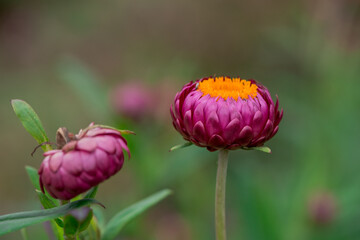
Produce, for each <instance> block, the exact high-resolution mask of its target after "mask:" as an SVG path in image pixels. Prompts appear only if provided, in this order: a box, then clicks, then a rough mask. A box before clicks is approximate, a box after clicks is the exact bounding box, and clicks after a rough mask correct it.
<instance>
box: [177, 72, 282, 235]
mask: <svg viewBox="0 0 360 240" xmlns="http://www.w3.org/2000/svg"><path fill="white" fill-rule="evenodd" d="M170 113H171V117H172V120H173V125H174V127H175V129H176V130H177V131H178V132H179V133H180V134H181V135H182V136H183V138H184V139H185V140H187V141H189V142H190V143H192V144H195V145H197V146H199V147H206V148H207V149H208V150H209V151H216V150H220V152H219V164H218V172H217V182H216V199H215V224H216V236H217V239H218V240H224V239H226V232H225V184H226V171H227V162H228V150H235V149H240V148H242V149H254V148H258V147H261V146H263V145H264V143H265V142H266V141H268V140H269V139H271V138H272V137H273V136H274V135H275V134H276V133H277V131H278V129H279V123H280V121H281V119H282V116H283V111H282V110H281V111H280V110H279V102H278V100H276V102H275V103H274V101H273V100H272V98H271V96H270V93H269V91H268V90H267V88H266V87H264V86H263V85H261V84H260V83H258V82H256V81H255V80H244V79H240V78H230V77H209V78H202V79H200V80H197V81H195V82H190V83H188V84H186V85H185V86H184V87H183V88H182V90H181V91H180V92H178V93H177V94H176V96H175V100H174V103H173V104H172V106H171V108H170Z"/></svg>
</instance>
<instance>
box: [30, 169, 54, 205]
mask: <svg viewBox="0 0 360 240" xmlns="http://www.w3.org/2000/svg"><path fill="white" fill-rule="evenodd" d="M25 169H26V172H27V174H28V175H29V178H30V181H31V183H32V185H33V186H34V188H35V191H36V192H41V189H40V183H39V174H38V171H37V170H36V169H35V168H33V167H31V166H25ZM37 194H38V193H37ZM38 196H39V194H38ZM45 196H46V198H48V199H49V200H50V201H52V202H53V203H54V204H55V206H54V207H57V206H59V204H58V202H57V200H56V199H54V198H53V197H51V196H50V195H48V194H45ZM39 199H40V201H41V198H40V196H39ZM41 203H42V204H43V202H41ZM43 206H44V208H47V207H46V206H45V205H44V204H43ZM48 208H49V207H48Z"/></svg>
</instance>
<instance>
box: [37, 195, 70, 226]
mask: <svg viewBox="0 0 360 240" xmlns="http://www.w3.org/2000/svg"><path fill="white" fill-rule="evenodd" d="M35 191H36V193H37V195H38V197H39V199H40V202H41V204H42V205H43V207H44V208H45V209H50V208H55V207H57V206H58V204H57V202H55V201H53V200H52V199H50V198H49V197H48V196H46V195H45V194H43V193H42V192H41V191H39V190H35ZM54 221H55V222H56V224H57V225H59V227H64V223H63V221H62V220H61V219H60V218H55V219H54Z"/></svg>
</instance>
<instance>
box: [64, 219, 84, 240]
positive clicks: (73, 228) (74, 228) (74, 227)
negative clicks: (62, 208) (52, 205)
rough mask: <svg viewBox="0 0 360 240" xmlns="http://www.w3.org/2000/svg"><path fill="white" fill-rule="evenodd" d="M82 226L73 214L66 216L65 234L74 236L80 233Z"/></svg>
mask: <svg viewBox="0 0 360 240" xmlns="http://www.w3.org/2000/svg"><path fill="white" fill-rule="evenodd" d="M79 227H80V223H79V221H78V220H77V219H76V218H75V217H74V216H72V215H70V214H69V215H66V216H65V217H64V234H65V236H68V237H72V236H75V235H76V234H77V233H78V230H79Z"/></svg>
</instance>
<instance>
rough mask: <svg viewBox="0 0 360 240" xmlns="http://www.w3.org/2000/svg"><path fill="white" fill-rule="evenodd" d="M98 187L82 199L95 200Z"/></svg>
mask: <svg viewBox="0 0 360 240" xmlns="http://www.w3.org/2000/svg"><path fill="white" fill-rule="evenodd" d="M98 187H99V185H96V186H95V187H93V188H92V189H90V191H88V192H87V193H86V195H85V197H84V198H95V196H96V193H97V190H98Z"/></svg>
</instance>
